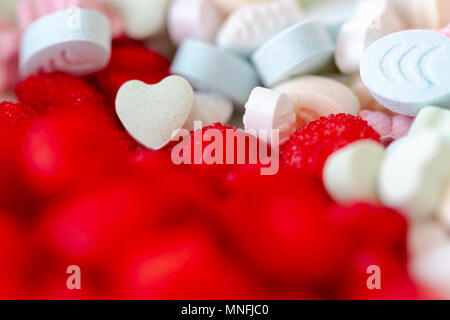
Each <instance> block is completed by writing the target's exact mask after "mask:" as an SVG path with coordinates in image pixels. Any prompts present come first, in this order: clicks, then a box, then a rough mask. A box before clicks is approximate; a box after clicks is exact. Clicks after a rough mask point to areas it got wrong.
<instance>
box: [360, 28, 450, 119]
mask: <svg viewBox="0 0 450 320" xmlns="http://www.w3.org/2000/svg"><path fill="white" fill-rule="evenodd" d="M449 53H450V39H449V38H447V37H446V36H443V35H440V34H438V33H436V32H432V31H420V30H411V31H402V32H398V33H394V34H392V35H389V36H387V37H384V38H382V39H380V40H378V41H377V42H375V43H374V44H372V45H371V46H370V47H369V48H368V49H367V50H366V52H365V54H364V57H363V60H362V62H361V78H362V80H363V81H364V83H365V84H366V86H367V87H368V89H369V90H370V92H371V93H372V95H373V96H374V97H375V99H377V100H378V102H380V103H381V104H382V105H384V106H385V107H387V108H388V109H390V110H392V111H395V112H398V113H401V114H405V115H410V116H414V115H417V114H418V112H419V111H420V109H421V108H423V107H425V106H429V105H434V106H438V107H444V108H449V107H450V59H449Z"/></svg>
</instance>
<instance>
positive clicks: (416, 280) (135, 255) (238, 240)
mask: <svg viewBox="0 0 450 320" xmlns="http://www.w3.org/2000/svg"><path fill="white" fill-rule="evenodd" d="M32 1H33V2H34V1H35V2H36V3H37V5H36V7H35V8H34V9H33V7H28V11H27V9H26V8H27V7H26V6H27V4H24V3H25V2H32ZM262 1H263V0H262ZM269 1H274V2H275V1H277V0H266V1H264V2H269ZM280 1H285V0H280ZM430 1H431V0H430ZM20 2H22V3H21V4H19V3H20ZM203 2H205V3H207V4H206V5H205V4H204V3H203ZM257 2H261V1H258V0H253V1H251V0H204V1H194V0H193V1H188V0H185V1H182V0H172V1H169V0H132V1H130V0H128V1H120V0H104V1H101V0H98V1H56V0H55V1H42V0H23V1H18V0H2V1H1V2H0V47H1V51H0V101H5V102H2V103H1V104H0V298H1V299H418V298H450V289H449V288H450V273H449V272H450V271H449V270H450V268H449V264H450V259H449V258H448V257H450V252H449V251H450V241H449V238H448V231H447V229H446V226H445V224H444V223H441V222H439V221H438V219H437V218H428V219H424V220H414V219H411V218H409V215H408V214H405V213H404V212H402V211H401V210H399V208H397V209H395V208H388V207H386V206H384V205H383V204H382V203H381V202H380V201H379V199H377V197H376V196H375V199H374V201H365V200H367V199H366V198H364V197H363V199H352V201H346V202H341V201H338V200H339V199H338V198H337V197H335V196H334V195H333V194H331V193H330V192H329V190H328V191H327V190H326V186H324V183H323V176H322V171H323V167H324V165H325V163H326V161H327V158H328V157H329V156H330V155H331V154H333V153H334V152H335V151H337V150H340V149H341V148H343V147H346V146H348V145H350V144H352V143H354V142H355V141H358V140H362V139H364V140H366V139H370V140H372V141H373V142H374V143H375V142H377V145H379V144H380V143H382V144H383V145H389V144H390V143H391V142H392V141H394V140H396V139H399V138H401V137H402V136H404V135H405V134H406V133H407V130H408V129H409V126H410V125H411V122H412V120H413V119H412V118H408V117H404V116H400V115H394V114H393V113H392V112H391V111H389V110H387V109H385V108H384V107H383V106H382V105H380V104H379V103H378V102H377V101H375V99H373V97H372V96H371V95H370V93H369V91H368V90H367V88H365V86H364V84H363V83H362V81H361V79H360V78H359V75H358V72H356V74H355V73H354V72H346V74H344V73H342V72H340V70H339V69H338V67H337V66H336V65H335V64H334V63H330V65H329V66H327V69H326V70H322V71H320V74H319V72H317V74H319V75H320V77H323V78H325V77H326V78H327V79H331V80H329V81H332V84H331V85H332V86H333V88H334V86H336V87H338V86H339V85H342V86H345V87H346V88H345V90H348V92H347V91H345V92H346V94H347V96H345V97H348V96H350V98H345V99H344V100H341V101H337V103H338V104H339V103H341V105H343V107H342V110H341V111H340V112H337V113H340V114H339V115H329V114H324V115H322V114H319V115H318V114H316V113H314V112H312V113H308V112H306V114H305V113H302V114H301V115H300V114H299V113H297V131H296V132H295V133H294V134H293V135H292V137H291V139H290V140H289V142H288V143H287V144H286V145H285V146H284V147H283V148H282V150H281V168H280V171H279V173H278V174H277V175H275V176H261V174H260V170H259V169H260V165H251V164H246V165H212V166H209V165H206V164H202V165H181V166H176V165H174V164H173V163H172V161H171V158H170V151H171V150H172V148H173V147H174V146H175V145H176V143H173V144H170V145H169V146H167V147H166V148H164V149H162V150H159V151H151V150H146V149H144V148H142V147H141V146H139V145H138V143H137V142H136V141H134V140H133V139H132V138H131V137H130V136H129V135H128V134H127V132H126V131H125V130H124V128H123V126H122V124H121V123H120V121H119V119H118V118H117V115H116V113H115V111H114V110H115V109H114V101H115V97H116V94H117V91H118V90H119V88H120V86H121V85H122V84H123V83H125V82H126V81H129V80H134V79H137V80H141V81H144V82H146V83H148V84H155V83H158V82H160V81H161V80H162V79H164V78H165V77H167V76H168V75H170V74H171V73H172V72H171V69H170V65H171V61H172V59H173V57H174V56H175V54H176V52H177V46H178V45H179V44H180V43H181V42H182V40H184V39H185V38H191V37H194V38H197V39H198V40H202V41H205V42H209V43H211V44H216V43H217V42H218V41H217V39H218V34H220V32H221V28H222V27H223V26H225V25H226V24H227V22H228V19H231V17H232V15H233V14H236V12H238V10H240V9H242V8H245V7H246V6H249V5H254V4H255V3H257ZM358 2H359V1H353V0H342V1H340V0H335V1H332V0H328V1H327V0H322V1H315V0H304V1H301V12H302V13H301V14H302V18H301V19H305V17H313V18H316V19H318V20H319V21H320V22H321V23H322V24H323V25H324V26H325V28H326V29H327V31H328V32H329V35H330V38H331V39H332V40H333V41H334V42H337V41H338V37H339V33H340V30H341V29H340V28H341V27H342V25H343V24H344V23H346V22H347V21H348V20H350V19H351V17H352V15H353V13H354V8H355V7H356V5H357V3H358ZM401 2H402V1H394V0H392V3H395V5H398V6H399V7H397V10H398V8H402V5H403V4H402V3H401ZM411 2H415V3H416V4H417V5H419V2H418V1H411ZM182 3H184V4H182ZM74 4H76V5H79V6H80V7H82V8H90V9H93V10H97V11H98V12H102V14H105V16H107V17H108V18H109V21H110V22H111V26H112V31H113V32H112V36H111V37H112V38H113V39H112V48H111V57H110V60H109V63H108V65H107V66H106V67H105V68H103V69H102V70H100V71H95V72H92V73H89V74H87V75H83V76H74V75H70V74H66V73H63V72H58V70H50V71H55V72H46V73H39V74H38V73H36V74H32V75H27V76H26V77H23V76H22V77H19V71H18V61H19V58H18V56H19V42H20V40H21V37H22V35H23V32H24V31H25V30H26V27H27V26H29V24H30V23H32V22H33V21H34V20H36V19H39V18H40V17H42V16H46V15H47V14H50V13H52V12H54V11H57V10H56V9H58V10H60V9H65V8H68V7H69V6H71V5H74ZM19 5H20V7H19ZM182 5H184V7H183V6H182ZM189 5H190V6H191V8H194V7H195V8H197V9H195V10H197V11H195V10H194V9H192V10H193V11H192V12H193V15H192V16H189V14H188V13H189V12H190V11H186V10H190V9H189ZM30 6H31V5H30ZM175 6H179V7H175ZM196 6H197V7H196ZM199 6H200V7H199ZM207 6H212V8H214V9H211V8H209V9H205V8H208V7H207ZM18 8H22V9H21V11H20V10H19V9H18ZM30 8H31V9H30ZM180 8H181V9H180ZM183 8H187V9H185V10H182V9H183ZM198 8H202V10H203V9H204V10H212V11H206V12H207V13H208V14H205V13H204V12H203V11H201V10H200V9H198ZM177 10H178V11H177ZM180 10H181V11H180ZM199 10H200V11H199ZM445 10H447V8H445ZM445 10H444V11H445ZM398 11H399V16H400V17H401V19H402V20H401V21H402V22H403V23H404V28H405V29H406V28H426V29H438V28H443V27H444V26H445V25H446V24H448V23H450V19H448V20H445V19H446V18H447V17H448V16H447V17H445V15H444V13H443V14H442V19H443V20H442V21H440V20H439V19H438V18H436V19H434V20H432V19H431V20H432V21H431V20H429V21H428V20H427V21H423V20H420V19H419V18H417V17H416V15H418V14H419V12H417V11H413V12H405V11H402V10H398ZM180 12H181V15H180ZM211 12H214V13H215V14H216V15H215V16H211ZM447 12H450V10H447ZM183 13H184V14H183ZM194 13H195V14H197V15H198V16H196V15H195V14H194ZM449 16H450V14H449ZM180 17H181V18H183V19H185V21H184V22H183V21H182V22H179V23H180V24H181V26H180V25H179V24H178V20H177V19H181V18H180ZM254 19H255V23H261V22H262V23H264V20H257V19H258V18H254ZM419 20H420V21H419ZM417 21H419V22H420V23H419V22H417ZM436 21H437V25H436ZM296 22H297V21H292V22H289V23H287V25H286V26H283V28H282V29H283V30H284V29H285V28H287V27H289V26H290V25H291V24H294V23H296ZM182 23H187V25H183V24H182ZM195 23H198V25H195ZM278 31H282V30H278ZM278 31H277V32H276V33H278ZM272 36H274V35H271V36H270V37H272ZM43 37H45V35H43ZM222 40H223V42H221V43H220V45H221V47H225V48H223V50H230V52H233V53H230V54H237V53H236V51H233V49H230V48H228V49H227V48H226V47H227V45H230V46H231V45H234V44H233V43H231V42H230V41H229V39H227V38H226V35H224V36H223V38H222ZM266 40H269V39H263V42H265V41H266ZM230 43H231V44H230ZM260 44H261V43H260ZM260 44H258V45H260ZM336 45H337V44H336ZM247 49H248V48H247ZM247 49H246V50H247ZM252 50H253V49H252ZM308 81H309V80H308ZM314 81H318V82H317V83H318V84H317V86H320V85H324V84H323V82H322V81H325V80H323V79H322V80H321V79H319V80H317V79H316V80H314ZM314 83H316V82H314ZM331 85H330V86H331ZM313 87H314V86H313V85H311V88H313ZM324 88H329V87H326V86H325V87H324ZM339 88H340V87H339ZM196 89H198V88H196ZM350 89H351V90H350ZM311 90H313V89H311ZM314 90H315V89H314ZM333 90H334V89H333ZM336 90H341V89H336ZM325 91H326V90H325ZM197 93H198V94H200V93H202V91H200V90H197ZM203 93H204V94H205V92H203ZM207 93H208V94H210V92H209V91H208V92H207ZM286 93H288V95H289V92H286ZM214 94H217V93H216V92H214ZM314 94H316V95H317V96H321V97H322V93H320V94H319V93H314ZM326 94H327V93H325V95H326ZM290 97H292V95H290ZM355 97H356V98H355ZM212 99H213V100H212V102H209V103H210V104H216V103H217V104H218V103H219V102H220V103H221V104H220V106H223V107H221V108H223V109H221V110H220V112H217V113H214V112H212V113H211V114H208V117H207V116H205V115H204V114H206V111H201V112H198V114H197V115H196V116H194V118H195V117H197V118H198V119H197V120H204V121H206V122H208V123H207V125H211V127H210V128H215V129H218V130H220V131H221V132H222V133H223V134H224V132H225V129H226V128H230V127H237V128H242V127H243V123H242V117H243V112H244V110H243V108H242V106H241V107H239V106H236V105H235V106H234V107H231V104H232V102H231V101H230V99H229V97H221V96H219V98H212ZM217 99H218V100H217ZM328 99H329V97H325V98H324V100H319V101H329V100H328ZM352 99H353V100H352ZM6 101H8V102H6ZM208 101H210V100H208ZM349 101H352V103H354V104H355V105H356V106H357V109H358V112H354V111H352V112H351V113H352V114H343V113H345V112H346V110H347V109H346V108H349V107H348V106H347V104H346V103H350V102H349ZM359 109H361V110H359ZM208 110H209V109H208ZM362 110H364V112H361V114H360V116H361V117H362V118H364V119H365V120H367V121H368V122H365V121H363V120H362V119H361V118H359V117H356V116H357V115H358V114H359V111H362ZM303 112H304V110H303ZM232 113H233V116H232V115H231V114H232ZM332 113H335V112H332ZM349 113H350V112H349ZM308 115H309V116H310V117H308ZM319 116H324V117H323V118H321V119H318V118H319ZM396 116H397V118H395V117H396ZM380 117H381V118H383V117H384V118H383V119H386V117H387V119H388V120H387V122H389V124H390V126H389V128H387V127H383V125H379V122H377V121H378V119H379V118H380ZM399 117H400V118H399ZM394 118H395V119H396V120H395V121H394V120H393V119H394ZM207 120H208V121H207ZM216 122H221V123H222V124H217V123H216ZM308 122H309V124H307V125H306V123H308ZM394 122H395V123H396V124H397V126H394V127H393V123H394ZM225 125H228V126H230V127H226V126H225ZM369 125H370V126H369ZM395 128H397V129H398V130H397V129H395ZM405 128H406V129H405ZM203 148H205V145H204V146H203ZM299 150H300V151H301V152H300V154H299ZM383 150H384V149H383ZM224 152H227V150H224ZM324 179H325V178H324ZM442 193H445V192H444V190H442ZM439 202H440V203H444V204H442V205H441V206H444V205H445V203H446V202H445V201H439ZM438 205H440V204H436V206H438ZM447 205H448V204H447ZM445 208H447V207H445ZM71 265H77V266H79V267H80V269H81V285H82V288H81V290H69V289H68V288H67V284H66V280H67V278H68V277H69V276H70V274H67V273H66V269H67V267H68V266H71ZM373 265H375V266H379V267H380V270H381V289H379V290H371V289H370V288H369V287H368V285H367V280H368V278H369V277H370V275H371V274H370V273H368V272H367V270H368V268H369V267H370V266H373Z"/></svg>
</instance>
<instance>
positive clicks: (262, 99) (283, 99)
mask: <svg viewBox="0 0 450 320" xmlns="http://www.w3.org/2000/svg"><path fill="white" fill-rule="evenodd" d="M244 125H245V130H246V131H247V132H251V131H253V132H254V133H257V136H258V138H259V139H261V140H262V141H265V142H267V143H269V144H271V143H272V142H273V141H272V135H273V134H277V133H276V132H274V130H278V133H279V139H278V141H279V144H283V143H285V142H287V141H288V140H289V137H290V136H291V135H292V134H293V133H294V131H295V113H294V108H293V107H292V102H291V101H290V99H289V97H288V96H287V95H286V94H284V93H279V92H277V91H274V90H270V89H266V88H261V87H257V88H255V89H253V91H252V93H251V95H250V98H249V99H248V102H247V104H246V105H245V115H244Z"/></svg>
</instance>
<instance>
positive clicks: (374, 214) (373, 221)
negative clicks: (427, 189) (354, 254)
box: [328, 204, 408, 260]
mask: <svg viewBox="0 0 450 320" xmlns="http://www.w3.org/2000/svg"><path fill="white" fill-rule="evenodd" d="M328 217H329V219H330V221H331V222H332V223H333V224H334V225H335V226H336V228H339V229H341V230H342V231H343V232H344V233H345V234H347V235H348V236H349V237H350V238H351V239H352V244H353V247H354V249H355V250H368V249H370V250H378V251H385V252H388V253H390V254H391V255H393V256H396V257H397V258H398V259H399V260H405V259H406V255H407V252H406V251H407V248H406V239H407V230H408V228H407V227H408V226H407V222H406V219H405V218H404V217H403V216H402V215H401V214H400V213H398V212H397V211H395V210H392V209H389V208H386V207H382V206H375V205H370V204H354V205H351V206H339V205H336V206H335V207H334V208H332V209H331V210H330V212H329V214H328Z"/></svg>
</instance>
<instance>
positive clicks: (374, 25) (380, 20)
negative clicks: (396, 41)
mask: <svg viewBox="0 0 450 320" xmlns="http://www.w3.org/2000/svg"><path fill="white" fill-rule="evenodd" d="M404 28H405V26H404V25H403V23H402V22H401V20H400V18H399V17H398V16H397V12H396V11H395V8H394V6H393V5H392V3H391V2H390V0H362V1H359V2H358V4H357V6H356V9H355V13H354V15H353V16H352V18H351V19H350V20H349V21H347V22H346V23H345V24H344V25H343V26H342V29H341V31H340V32H339V37H338V40H337V46H336V55H335V61H336V65H337V66H338V68H339V70H340V71H341V72H343V73H356V72H358V71H359V63H360V61H361V58H362V56H363V54H364V50H365V49H366V48H367V47H368V46H369V45H370V44H371V43H373V42H374V41H376V40H377V39H380V38H381V37H383V36H385V35H388V34H390V33H393V32H397V31H400V30H402V29H404Z"/></svg>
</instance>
